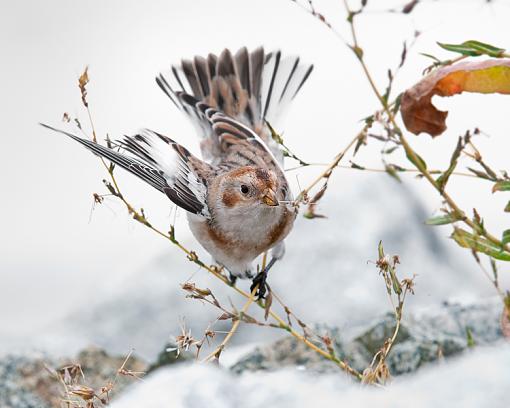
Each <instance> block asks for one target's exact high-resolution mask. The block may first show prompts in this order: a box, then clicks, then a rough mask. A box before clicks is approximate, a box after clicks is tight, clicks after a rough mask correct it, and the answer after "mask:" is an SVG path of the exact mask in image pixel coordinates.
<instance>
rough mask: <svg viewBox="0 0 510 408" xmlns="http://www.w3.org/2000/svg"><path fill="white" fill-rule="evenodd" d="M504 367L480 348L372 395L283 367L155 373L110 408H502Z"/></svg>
mask: <svg viewBox="0 0 510 408" xmlns="http://www.w3.org/2000/svg"><path fill="white" fill-rule="evenodd" d="M509 366H510V346H509V345H508V344H498V345H496V346H495V347H492V348H484V347H480V348H477V349H475V350H474V351H472V352H469V353H466V354H465V355H463V356H462V357H460V358H456V359H453V360H452V361H450V362H447V363H437V364H434V365H430V366H429V367H428V368H427V369H424V370H423V371H421V372H419V373H418V374H417V375H414V376H401V377H397V378H395V380H394V382H393V383H392V384H391V385H390V386H388V387H387V388H384V389H378V388H372V387H361V386H359V385H358V384H354V383H353V382H352V381H351V380H349V379H348V378H347V377H346V376H345V375H342V374H339V373H336V374H331V373H330V374H324V375H321V376H318V375H317V374H316V373H315V372H309V371H306V370H298V369H289V368H287V369H284V370H279V371H275V372H263V373H261V372H255V373H252V372H247V373H245V374H242V375H238V374H233V373H232V372H228V371H225V370H221V369H218V368H216V367H214V366H211V365H201V364H193V365H184V366H179V367H176V368H167V369H161V370H158V371H156V372H154V373H153V374H152V375H150V376H149V377H148V378H146V380H145V381H144V382H143V383H140V384H137V385H135V386H134V387H133V388H132V389H130V390H128V391H127V392H126V393H125V394H124V395H122V396H121V397H120V398H119V399H118V400H116V401H115V402H114V403H113V405H112V408H139V407H144V408H160V407H165V406H166V407H169V406H171V407H175V408H201V407H208V408H231V407H232V408H234V407H235V408H259V407H266V406H267V407H278V408H299V407H313V406H318V407H326V406H345V407H354V408H356V407H392V408H408V407H410V406H412V407H417V408H429V407H431V408H432V407H449V408H457V407H458V408H479V407H492V408H503V407H507V406H508V390H509V389H510V374H509V372H508V367H509Z"/></svg>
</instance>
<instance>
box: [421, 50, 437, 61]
mask: <svg viewBox="0 0 510 408" xmlns="http://www.w3.org/2000/svg"><path fill="white" fill-rule="evenodd" d="M419 54H420V55H423V56H424V57H427V58H431V59H433V60H434V61H435V62H438V63H441V60H440V59H439V58H437V57H434V56H433V55H431V54H425V53H424V52H420V53H419Z"/></svg>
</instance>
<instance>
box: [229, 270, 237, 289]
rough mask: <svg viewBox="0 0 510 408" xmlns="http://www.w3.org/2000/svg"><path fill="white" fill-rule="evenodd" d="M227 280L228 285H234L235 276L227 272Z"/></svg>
mask: <svg viewBox="0 0 510 408" xmlns="http://www.w3.org/2000/svg"><path fill="white" fill-rule="evenodd" d="M228 281H229V283H230V286H235V285H236V282H237V276H235V275H232V273H230V272H229V273H228Z"/></svg>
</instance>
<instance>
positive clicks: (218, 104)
mask: <svg viewBox="0 0 510 408" xmlns="http://www.w3.org/2000/svg"><path fill="white" fill-rule="evenodd" d="M312 69H313V66H312V65H310V64H306V63H303V62H302V61H301V60H300V58H299V57H297V56H287V57H283V56H282V53H281V52H280V51H274V52H269V53H267V52H265V51H264V49H263V48H262V47H259V48H257V49H255V50H253V51H251V52H249V51H248V49H247V48H246V47H243V48H241V49H240V50H239V51H237V52H236V53H235V54H233V53H232V52H230V51H229V50H228V49H225V50H223V52H221V54H220V55H219V56H217V55H215V54H209V55H208V56H207V57H200V56H196V57H195V58H193V59H189V60H188V59H184V60H182V61H181V64H179V65H174V66H172V68H171V71H170V72H168V73H165V74H160V75H158V77H157V78H156V82H157V83H158V85H159V86H160V88H161V89H162V90H163V91H164V92H165V93H166V95H167V96H168V97H169V98H170V100H171V101H172V102H173V103H174V104H175V105H176V106H177V107H178V108H180V109H182V110H183V111H184V112H185V113H186V114H187V115H188V116H189V117H190V118H191V120H192V122H193V124H194V125H195V126H197V128H198V131H199V133H200V134H201V135H202V136H203V138H204V140H203V141H202V143H201V148H202V154H203V156H204V157H205V158H210V159H216V158H217V154H218V151H217V150H216V146H215V145H214V141H211V140H210V138H211V133H210V126H209V125H208V123H207V122H206V121H205V122H204V120H203V117H202V116H200V115H197V114H196V111H195V110H194V109H190V107H189V105H188V104H186V103H183V100H182V99H181V98H180V96H179V94H180V95H182V94H188V95H191V96H192V97H193V98H195V99H196V100H197V101H200V102H204V103H206V104H207V105H208V106H210V107H211V108H214V109H217V110H218V111H221V112H224V113H225V114H226V115H228V116H229V117H231V118H233V119H235V120H236V121H237V122H240V123H242V124H243V125H246V126H248V127H249V128H250V129H252V130H253V131H254V132H255V133H257V134H258V135H259V136H260V137H261V138H262V140H263V141H264V142H265V143H266V144H267V145H268V146H269V148H270V149H271V150H272V151H273V153H274V155H275V156H276V157H278V159H279V160H281V161H282V160H283V157H282V154H281V151H280V148H279V146H278V145H277V144H276V143H275V142H274V141H273V140H272V139H271V136H270V133H269V132H268V129H267V128H266V126H265V122H264V121H265V120H267V121H268V122H269V123H271V124H273V125H277V122H278V119H279V118H281V117H282V116H283V114H284V113H285V111H286V110H287V108H288V106H289V105H290V103H291V102H292V100H293V99H294V98H295V97H296V95H297V94H298V93H299V91H300V90H301V88H302V86H303V84H304V83H305V82H306V80H307V79H308V77H309V76H310V73H311V72H312Z"/></svg>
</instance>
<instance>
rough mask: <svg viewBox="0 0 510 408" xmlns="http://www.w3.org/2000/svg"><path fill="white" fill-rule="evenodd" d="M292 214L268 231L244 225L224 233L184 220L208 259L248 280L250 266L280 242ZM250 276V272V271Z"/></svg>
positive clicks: (191, 219) (203, 222) (201, 221)
mask: <svg viewBox="0 0 510 408" xmlns="http://www.w3.org/2000/svg"><path fill="white" fill-rule="evenodd" d="M293 220H294V214H291V213H290V212H289V214H288V215H287V214H285V216H283V217H282V218H281V220H279V222H277V223H275V224H274V225H272V226H270V227H269V228H268V227H267V226H266V227H261V225H260V223H254V224H253V225H251V226H250V225H244V226H243V228H242V229H240V230H235V229H233V230H232V231H229V232H227V233H225V232H223V231H221V230H218V228H215V227H214V226H212V225H210V224H209V222H207V220H205V219H203V218H199V217H196V216H194V215H189V216H188V221H189V225H190V228H191V232H192V233H193V235H194V236H195V238H196V239H197V240H198V242H199V243H200V244H201V245H202V246H203V247H204V249H206V250H207V252H209V253H210V254H211V255H212V257H213V258H214V259H215V260H216V261H217V262H219V263H221V264H222V265H223V266H225V267H226V268H227V269H228V270H229V272H231V273H232V274H233V275H235V276H238V277H241V278H243V277H248V275H249V273H250V271H251V263H252V262H253V260H254V259H255V258H257V257H258V256H259V255H260V254H262V253H263V252H265V251H267V250H269V249H271V248H272V247H273V246H274V245H276V244H277V243H278V242H280V241H282V240H283V239H284V238H285V237H286V236H287V234H288V233H289V231H290V229H291V228H292V224H293ZM251 272H253V271H251Z"/></svg>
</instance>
